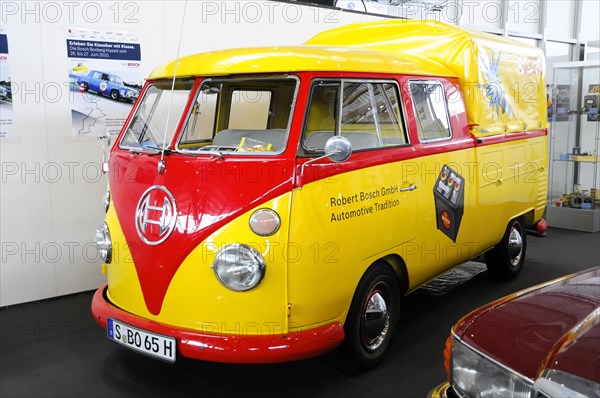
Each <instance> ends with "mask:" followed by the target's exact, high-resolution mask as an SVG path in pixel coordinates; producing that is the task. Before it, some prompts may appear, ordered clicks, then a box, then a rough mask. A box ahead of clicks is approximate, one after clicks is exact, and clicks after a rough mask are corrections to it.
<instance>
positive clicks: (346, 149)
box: [325, 135, 352, 163]
mask: <svg viewBox="0 0 600 398" xmlns="http://www.w3.org/2000/svg"><path fill="white" fill-rule="evenodd" d="M351 153H352V144H350V141H348V139H347V138H346V137H342V136H340V135H336V136H333V137H331V138H329V139H328V140H327V142H326V143H325V156H327V157H328V158H329V160H331V161H333V162H337V163H340V162H345V161H346V160H348V158H349V157H350V154H351Z"/></svg>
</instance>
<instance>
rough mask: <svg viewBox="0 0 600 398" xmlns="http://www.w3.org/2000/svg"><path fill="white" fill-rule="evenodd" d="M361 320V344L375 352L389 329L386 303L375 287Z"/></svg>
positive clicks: (382, 294)
mask: <svg viewBox="0 0 600 398" xmlns="http://www.w3.org/2000/svg"><path fill="white" fill-rule="evenodd" d="M361 320H362V325H361V329H362V340H363V344H364V346H365V347H366V348H367V349H368V350H370V351H375V350H377V349H378V348H379V347H381V345H382V344H383V342H384V341H385V339H386V337H387V334H388V330H389V327H390V315H389V311H388V303H387V302H386V300H385V294H384V293H383V292H382V291H381V290H380V289H379V288H378V287H377V286H376V287H374V288H373V290H371V292H370V294H369V296H368V298H367V301H366V303H365V307H364V310H363V315H362V317H361Z"/></svg>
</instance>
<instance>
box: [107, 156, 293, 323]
mask: <svg viewBox="0 0 600 398" xmlns="http://www.w3.org/2000/svg"><path fill="white" fill-rule="evenodd" d="M159 161H160V155H154V156H149V155H146V154H143V155H140V154H135V153H129V152H121V151H114V152H113V153H112V154H111V158H110V172H109V173H110V174H109V175H110V191H111V196H112V199H113V205H114V206H115V211H116V213H117V216H118V219H119V222H120V224H121V227H122V230H123V234H124V236H125V239H126V241H127V245H128V247H129V250H130V251H131V254H132V258H133V262H134V265H135V269H136V272H137V275H138V278H139V282H140V285H141V289H142V293H143V295H144V300H145V303H146V307H147V308H148V311H149V312H150V313H152V314H154V315H158V314H159V313H160V310H161V307H162V303H163V300H164V298H165V295H166V292H167V289H168V287H169V284H170V283H171V280H172V279H173V276H174V275H175V273H176V272H177V269H178V268H179V266H180V265H181V263H182V262H183V261H184V260H185V258H186V257H187V256H188V255H189V254H190V252H191V251H192V250H193V249H194V248H195V247H197V246H198V245H199V244H200V243H201V242H202V241H204V240H205V239H206V238H207V237H208V236H210V235H211V234H212V233H214V232H215V231H217V230H218V229H219V228H221V227H222V226H223V225H225V224H226V223H227V222H229V221H231V220H232V219H234V218H236V217H239V216H240V215H241V214H243V213H245V212H247V211H248V210H250V209H252V208H254V207H256V206H258V205H260V204H261V203H264V202H266V201H268V200H271V199H273V198H275V197H277V196H280V195H282V194H284V193H286V192H289V191H291V190H292V181H293V179H292V176H293V171H294V164H293V162H290V161H286V160H284V159H273V158H266V157H258V156H248V157H246V158H241V159H240V158H239V157H237V158H235V159H233V158H229V157H226V158H225V159H219V158H218V157H209V156H207V157H191V156H185V155H179V154H171V155H169V156H165V162H166V171H165V173H164V174H162V175H161V174H159V173H158V163H159ZM152 187H154V189H152ZM169 195H170V196H169ZM171 198H172V199H171ZM169 220H173V223H172V224H173V225H172V229H171V232H170V234H169V228H168V227H169V224H170V223H169V222H168V221H169ZM142 237H144V238H145V240H146V241H144V240H142ZM163 238H164V241H162V242H160V243H158V242H159V241H160V240H161V239H163ZM231 243H234V242H231ZM241 243H244V242H241Z"/></svg>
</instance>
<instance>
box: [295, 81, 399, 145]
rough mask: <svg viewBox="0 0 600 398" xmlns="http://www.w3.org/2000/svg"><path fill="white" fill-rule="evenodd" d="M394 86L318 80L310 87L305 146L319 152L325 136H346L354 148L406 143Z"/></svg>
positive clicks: (383, 83) (325, 139)
mask: <svg viewBox="0 0 600 398" xmlns="http://www.w3.org/2000/svg"><path fill="white" fill-rule="evenodd" d="M398 98H399V97H398V90H397V88H396V85H395V84H393V83H387V82H382V83H378V82H361V81H356V82H355V81H342V82H329V81H324V82H318V83H316V84H315V85H314V86H313V89H312V92H311V101H310V106H309V110H308V115H307V122H306V126H305V134H304V144H303V146H304V149H305V150H307V151H309V152H319V151H322V150H323V148H324V145H325V142H326V141H327V139H328V138H330V137H332V136H334V135H341V136H343V137H346V138H347V139H348V140H349V141H350V143H351V144H352V149H353V150H354V151H360V150H364V149H373V148H381V147H386V146H395V145H403V144H406V143H407V141H406V135H405V133H404V129H403V127H402V123H401V116H400V107H399V99H398Z"/></svg>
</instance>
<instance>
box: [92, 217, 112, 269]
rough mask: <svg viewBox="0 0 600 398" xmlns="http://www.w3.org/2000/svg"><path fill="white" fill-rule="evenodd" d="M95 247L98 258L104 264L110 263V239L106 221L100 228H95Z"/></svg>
mask: <svg viewBox="0 0 600 398" xmlns="http://www.w3.org/2000/svg"><path fill="white" fill-rule="evenodd" d="M96 249H98V256H99V257H100V259H101V260H102V261H103V262H104V263H105V264H110V262H111V261H112V240H111V239H110V232H108V225H106V223H104V225H102V228H100V229H98V230H96Z"/></svg>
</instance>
